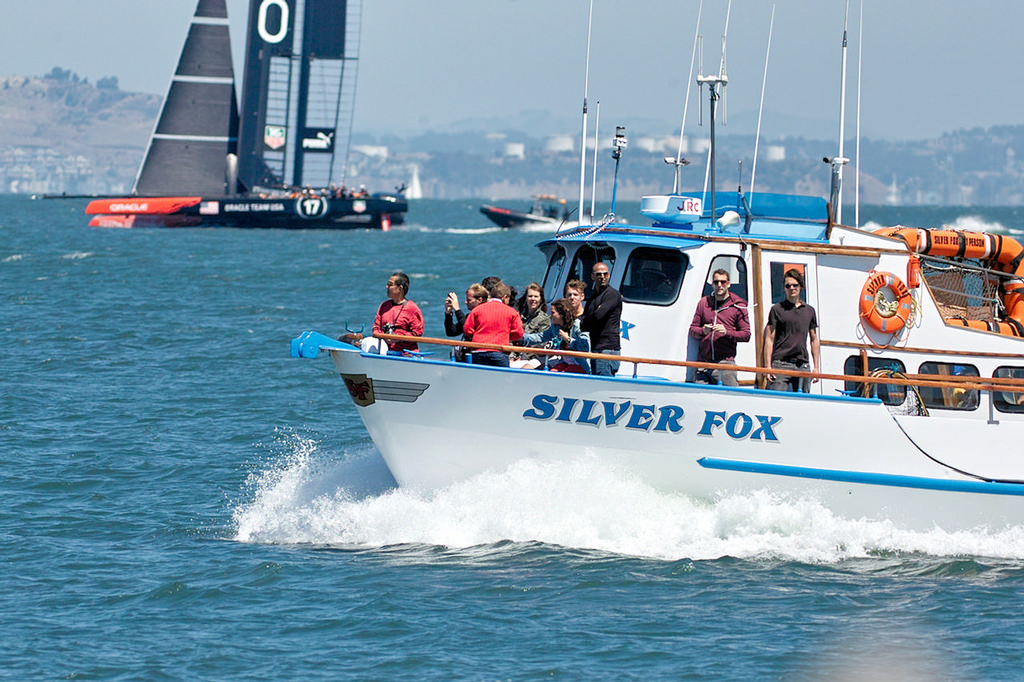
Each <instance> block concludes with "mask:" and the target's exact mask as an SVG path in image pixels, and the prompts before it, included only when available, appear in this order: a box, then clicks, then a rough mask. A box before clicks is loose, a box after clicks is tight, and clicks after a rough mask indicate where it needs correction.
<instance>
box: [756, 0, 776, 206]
mask: <svg viewBox="0 0 1024 682" xmlns="http://www.w3.org/2000/svg"><path fill="white" fill-rule="evenodd" d="M774 28H775V3H774V2H773V3H772V18H771V21H769V22H768V47H766V48H765V51H764V77H763V78H762V79H761V104H760V105H759V106H758V107H757V131H756V132H755V133H754V162H753V163H752V164H751V165H750V193H751V194H753V193H754V176H755V174H756V173H757V148H758V145H759V144H760V143H761V114H762V113H764V89H765V85H766V84H767V83H768V55H769V54H771V51H772V30H773V29H774Z"/></svg>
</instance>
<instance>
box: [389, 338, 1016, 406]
mask: <svg viewBox="0 0 1024 682" xmlns="http://www.w3.org/2000/svg"><path fill="white" fill-rule="evenodd" d="M373 336H374V338H378V339H384V340H385V341H405V342H410V341H411V342H414V343H424V344H428V345H432V346H461V347H462V348H477V349H481V350H497V351H501V352H502V353H530V354H533V355H559V356H571V357H576V358H589V359H596V360H609V359H611V360H614V361H617V362H632V363H633V364H636V365H641V364H642V365H664V366H670V367H694V368H697V369H723V367H724V368H727V369H729V370H730V371H733V370H735V371H737V372H751V373H754V374H758V375H760V374H781V375H784V376H794V377H806V378H809V379H829V380H833V381H844V382H851V383H856V384H892V385H896V386H917V387H928V388H964V389H974V390H979V391H1003V392H1006V393H1024V379H1010V378H1005V379H1004V378H999V379H996V378H992V379H989V378H988V377H972V376H949V377H944V378H942V379H935V378H933V377H934V376H935V375H932V374H904V376H905V377H906V379H903V378H900V377H874V376H864V375H862V374H827V373H823V372H802V371H799V370H789V369H775V368H771V367H747V366H743V365H726V366H723V365H721V364H719V363H717V362H698V361H695V360H664V359H659V358H641V357H633V356H629V355H615V356H609V355H606V354H604V353H588V352H584V351H570V350H559V349H557V348H537V347H534V346H502V345H498V344H493V343H477V342H474V341H463V340H461V339H458V340H453V339H438V338H433V337H429V336H404V335H401V334H385V333H383V332H374V333H373Z"/></svg>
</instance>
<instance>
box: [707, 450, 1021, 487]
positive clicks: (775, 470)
mask: <svg viewBox="0 0 1024 682" xmlns="http://www.w3.org/2000/svg"><path fill="white" fill-rule="evenodd" d="M697 463H698V464H700V465H701V466H702V467H704V468H705V469H720V470H723V471H739V472H743V473H749V474H769V475H772V476H791V477H795V478H813V479H817V480H821V481H836V482H839V483H863V484H866V485H886V486H892V487H896V488H919V489H922V490H941V491H944V492H955V493H982V494H986V495H1017V496H1024V483H999V482H990V481H947V480H943V479H938V478H921V477H919V476H898V475H894V474H873V473H865V472H858V471H836V470H834V469H812V468H809V467H795V466H788V465H785V464H765V463H763V462H741V461H738V460H734V459H718V458H715V457H701V458H700V459H698V460H697Z"/></svg>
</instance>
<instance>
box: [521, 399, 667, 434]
mask: <svg viewBox="0 0 1024 682" xmlns="http://www.w3.org/2000/svg"><path fill="white" fill-rule="evenodd" d="M523 418H524V419H536V420H538V421H548V420H554V421H556V422H565V423H567V424H582V425H584V426H594V427H601V426H604V427H606V428H611V427H613V426H619V425H622V426H624V427H625V428H627V429H635V430H637V431H661V432H671V433H679V432H680V431H682V430H683V424H682V420H683V408H681V407H679V406H678V405H662V406H661V407H659V406H657V405H636V404H633V402H632V401H630V400H624V401H621V402H612V401H608V400H602V401H597V400H589V399H585V398H562V397H560V396H555V395H545V394H543V393H540V394H538V395H535V396H534V397H533V402H532V406H531V407H530V409H528V410H526V411H525V412H523Z"/></svg>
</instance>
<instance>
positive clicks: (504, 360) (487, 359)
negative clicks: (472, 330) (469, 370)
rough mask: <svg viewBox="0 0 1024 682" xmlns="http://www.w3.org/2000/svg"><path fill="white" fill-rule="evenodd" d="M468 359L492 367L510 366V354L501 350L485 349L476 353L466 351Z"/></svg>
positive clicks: (476, 363)
mask: <svg viewBox="0 0 1024 682" xmlns="http://www.w3.org/2000/svg"><path fill="white" fill-rule="evenodd" d="M466 359H467V360H468V361H469V362H471V363H472V364H474V365H489V366H491V367H508V355H506V354H504V353H502V352H501V351H500V350H484V351H477V352H476V353H466Z"/></svg>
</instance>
